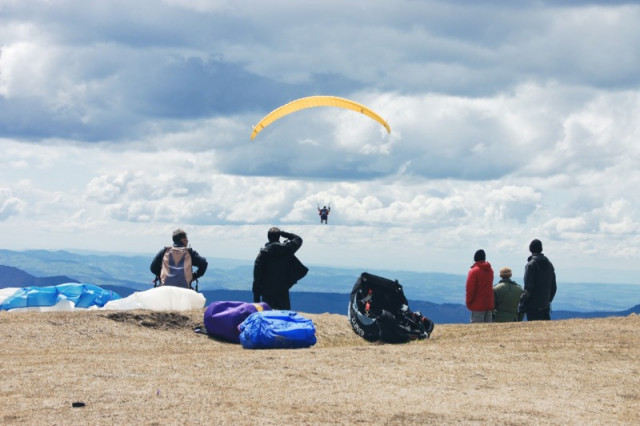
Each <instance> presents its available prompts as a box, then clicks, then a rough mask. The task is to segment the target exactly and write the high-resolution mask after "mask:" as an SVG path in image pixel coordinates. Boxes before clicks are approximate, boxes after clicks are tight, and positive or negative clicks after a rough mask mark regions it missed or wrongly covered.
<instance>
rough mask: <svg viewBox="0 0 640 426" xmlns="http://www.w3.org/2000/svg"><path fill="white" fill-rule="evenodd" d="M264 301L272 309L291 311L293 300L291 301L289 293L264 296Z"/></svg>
mask: <svg viewBox="0 0 640 426" xmlns="http://www.w3.org/2000/svg"><path fill="white" fill-rule="evenodd" d="M262 301H263V302H266V303H267V305H269V307H270V308H271V309H276V310H285V311H288V310H290V309H291V300H290V299H289V291H288V290H286V291H283V292H279V293H272V294H263V295H262Z"/></svg>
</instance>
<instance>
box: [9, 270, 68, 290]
mask: <svg viewBox="0 0 640 426" xmlns="http://www.w3.org/2000/svg"><path fill="white" fill-rule="evenodd" d="M77 282H79V281H76V280H74V279H73V278H69V277H66V276H63V275H59V276H54V277H34V276H33V275H31V274H28V273H26V272H25V271H23V270H21V269H18V268H14V267H12V266H4V265H0V288H4V287H27V286H38V287H41V286H49V285H58V284H64V283H77Z"/></svg>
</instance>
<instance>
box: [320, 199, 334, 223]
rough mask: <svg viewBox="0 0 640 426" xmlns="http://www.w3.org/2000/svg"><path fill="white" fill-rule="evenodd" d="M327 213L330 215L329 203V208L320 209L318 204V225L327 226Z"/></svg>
mask: <svg viewBox="0 0 640 426" xmlns="http://www.w3.org/2000/svg"><path fill="white" fill-rule="evenodd" d="M329 213H331V203H329V207H327V206H323V207H322V208H320V204H318V216H320V223H324V224H325V225H327V224H328V223H327V220H328V219H329Z"/></svg>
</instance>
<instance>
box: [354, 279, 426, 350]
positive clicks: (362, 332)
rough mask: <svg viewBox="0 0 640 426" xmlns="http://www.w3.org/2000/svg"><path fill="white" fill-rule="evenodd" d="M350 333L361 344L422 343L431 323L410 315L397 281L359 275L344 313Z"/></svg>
mask: <svg viewBox="0 0 640 426" xmlns="http://www.w3.org/2000/svg"><path fill="white" fill-rule="evenodd" d="M348 317H349V323H350V324H351V327H352V328H353V331H354V332H355V333H356V334H358V335H359V336H361V337H362V338H364V339H365V340H368V341H371V342H374V341H377V340H382V341H384V342H387V343H404V342H408V341H411V340H417V339H426V338H428V337H429V336H430V335H431V332H432V331H433V327H434V323H433V321H431V320H430V319H429V318H427V317H425V316H424V315H422V314H421V313H420V312H412V311H411V309H409V302H408V301H407V298H406V297H405V295H404V291H403V289H402V286H401V285H400V284H399V283H398V281H397V280H396V281H392V280H389V279H387V278H383V277H379V276H377V275H373V274H369V273H367V272H363V273H362V274H361V275H360V277H358V280H357V281H356V283H355V285H354V286H353V290H352V291H351V297H350V300H349V309H348Z"/></svg>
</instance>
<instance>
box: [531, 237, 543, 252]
mask: <svg viewBox="0 0 640 426" xmlns="http://www.w3.org/2000/svg"><path fill="white" fill-rule="evenodd" d="M529 251H530V252H531V253H534V254H539V253H542V242H540V240H537V239H536V240H533V241H531V244H529Z"/></svg>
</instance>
